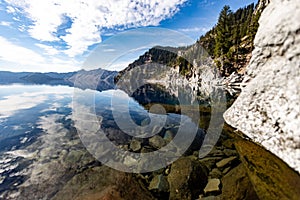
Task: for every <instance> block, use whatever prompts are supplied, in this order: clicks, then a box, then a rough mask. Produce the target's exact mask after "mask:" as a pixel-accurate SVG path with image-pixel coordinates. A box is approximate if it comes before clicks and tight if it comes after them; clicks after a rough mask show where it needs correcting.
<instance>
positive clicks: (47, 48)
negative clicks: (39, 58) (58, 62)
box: [35, 44, 59, 56]
mask: <svg viewBox="0 0 300 200" xmlns="http://www.w3.org/2000/svg"><path fill="white" fill-rule="evenodd" d="M35 45H36V46H38V47H40V48H41V49H43V50H44V51H45V52H46V53H47V54H48V55H50V56H53V55H57V54H59V51H58V50H57V49H55V48H54V47H52V46H48V45H44V44H35Z"/></svg>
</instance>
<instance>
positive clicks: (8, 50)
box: [0, 36, 44, 65]
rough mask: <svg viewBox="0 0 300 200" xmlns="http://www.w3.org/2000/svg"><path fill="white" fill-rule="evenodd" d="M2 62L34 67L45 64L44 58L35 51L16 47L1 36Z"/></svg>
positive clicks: (0, 53)
mask: <svg viewBox="0 0 300 200" xmlns="http://www.w3.org/2000/svg"><path fill="white" fill-rule="evenodd" d="M0 46H1V48H0V60H2V61H8V62H13V63H21V64H23V65H32V64H36V63H41V62H44V58H43V57H42V56H41V55H39V54H37V53H35V52H34V51H32V50H30V49H27V48H24V47H21V46H18V45H15V44H13V43H11V42H10V41H8V40H7V39H6V38H4V37H2V36H0Z"/></svg>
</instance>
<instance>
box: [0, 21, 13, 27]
mask: <svg viewBox="0 0 300 200" xmlns="http://www.w3.org/2000/svg"><path fill="white" fill-rule="evenodd" d="M0 26H11V22H6V21H2V22H0Z"/></svg>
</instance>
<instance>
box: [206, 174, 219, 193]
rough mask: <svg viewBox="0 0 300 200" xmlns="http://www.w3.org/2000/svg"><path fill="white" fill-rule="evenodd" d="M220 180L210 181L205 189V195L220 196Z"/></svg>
mask: <svg viewBox="0 0 300 200" xmlns="http://www.w3.org/2000/svg"><path fill="white" fill-rule="evenodd" d="M220 184H221V181H220V179H217V178H213V179H209V180H208V183H207V185H206V186H205V188H204V193H205V194H219V193H220Z"/></svg>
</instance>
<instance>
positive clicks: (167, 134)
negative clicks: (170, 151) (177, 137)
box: [164, 130, 174, 142]
mask: <svg viewBox="0 0 300 200" xmlns="http://www.w3.org/2000/svg"><path fill="white" fill-rule="evenodd" d="M173 138H174V134H173V132H172V131H170V130H167V131H166V132H165V135H164V140H165V141H166V142H170V141H171V140H173Z"/></svg>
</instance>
